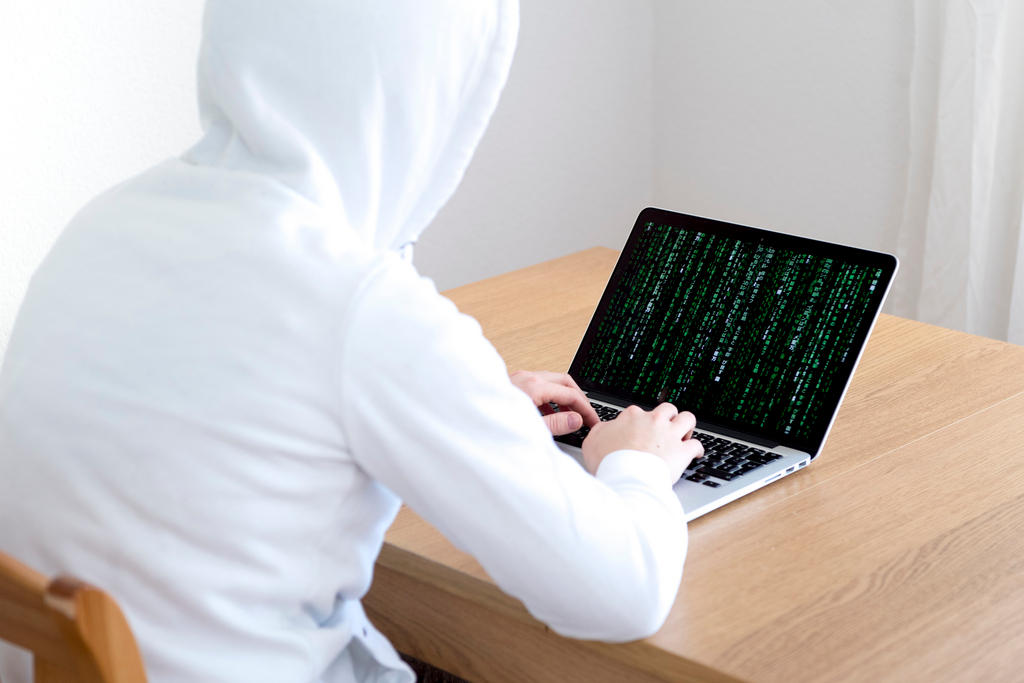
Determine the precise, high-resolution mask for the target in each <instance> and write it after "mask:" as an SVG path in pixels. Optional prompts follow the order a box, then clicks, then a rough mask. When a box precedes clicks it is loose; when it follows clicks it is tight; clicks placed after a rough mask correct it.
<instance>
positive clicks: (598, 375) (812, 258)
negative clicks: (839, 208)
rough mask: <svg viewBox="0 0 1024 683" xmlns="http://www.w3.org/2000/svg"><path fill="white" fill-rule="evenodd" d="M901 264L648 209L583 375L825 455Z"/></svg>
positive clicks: (598, 324)
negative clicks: (829, 434)
mask: <svg viewBox="0 0 1024 683" xmlns="http://www.w3.org/2000/svg"><path fill="white" fill-rule="evenodd" d="M895 268H896V260H895V259H894V258H893V257H892V256H890V255H888V254H880V253H876V252H870V251H865V250H861V249H854V248H852V247H844V246H839V245H833V244H828V243H825V242H819V241H816V240H810V239H806V238H800V237H794V236H790V235H782V234H779V233H774V232H770V231H767V230H760V229H756V228H747V227H743V226H737V225H733V224H729V223H723V222H720V221H714V220H710V219H705V218H697V217H694V216H686V215H683V214H676V213H671V212H667V211H661V210H657V209H645V210H644V211H643V212H642V213H641V214H640V217H639V218H638V220H637V225H636V227H634V229H633V232H632V234H631V235H630V239H629V241H628V243H627V245H626V247H625V249H624V250H623V253H622V255H621V257H620V258H619V262H618V264H617V265H616V267H615V271H614V273H613V274H612V278H611V280H610V282H609V284H608V287H607V289H606V290H605V293H604V296H603V298H602V300H601V303H600V305H599V306H598V309H597V311H596V313H595V315H594V318H593V320H592V321H591V323H590V327H589V328H588V330H587V334H586V336H585V337H584V339H583V343H582V344H581V346H580V350H579V352H578V353H577V355H576V358H575V360H574V361H573V364H572V367H571V368H570V374H572V376H573V377H574V378H575V379H576V380H577V382H579V383H580V385H581V386H582V387H583V388H584V389H585V390H587V391H589V392H592V393H593V392H596V393H598V394H604V395H607V396H610V397H614V398H616V399H619V400H620V401H623V402H628V403H637V404H640V405H644V406H653V405H655V404H657V403H660V402H662V401H670V402H672V403H674V404H675V405H676V406H677V407H679V408H680V409H685V410H690V411H692V412H693V413H695V414H696V415H697V418H698V421H699V423H700V424H701V425H702V426H705V427H708V426H710V427H712V428H714V427H719V428H725V429H726V430H732V431H736V432H740V433H742V434H745V435H755V436H757V437H759V438H760V439H761V440H763V441H765V442H768V443H771V444H775V443H778V444H783V445H786V446H791V447H793V448H797V449H799V450H804V451H808V452H810V453H812V454H816V453H817V451H818V449H819V447H820V446H821V444H822V442H823V440H824V438H825V435H826V433H827V431H828V429H829V427H830V425H831V422H832V419H833V416H834V414H835V412H836V410H837V409H838V405H839V402H840V400H841V398H842V395H843V392H844V390H845V388H846V385H847V383H848V381H849V379H850V376H851V375H852V372H853V368H854V365H855V364H856V362H857V359H858V357H859V355H860V351H861V349H862V348H863V345H864V343H865V340H866V338H867V335H868V332H869V331H870V328H871V325H872V323H873V322H874V319H875V317H876V314H877V312H878V310H879V308H880V306H881V304H882V300H883V299H884V298H885V293H886V291H887V289H888V287H889V283H890V281H891V279H892V275H893V273H894V272H895Z"/></svg>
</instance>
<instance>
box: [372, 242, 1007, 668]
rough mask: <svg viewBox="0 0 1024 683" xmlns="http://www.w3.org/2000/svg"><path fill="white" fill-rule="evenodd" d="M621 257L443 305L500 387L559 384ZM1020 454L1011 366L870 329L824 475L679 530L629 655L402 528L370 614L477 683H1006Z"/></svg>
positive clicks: (409, 521)
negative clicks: (583, 637) (526, 375)
mask: <svg viewBox="0 0 1024 683" xmlns="http://www.w3.org/2000/svg"><path fill="white" fill-rule="evenodd" d="M616 258H617V252H615V251H613V250H610V249H602V248H597V249H590V250H587V251H584V252H580V253H578V254H574V255H571V256H568V257H564V258H562V259H556V260H554V261H549V262H547V263H543V264H539V265H537V266H533V267H531V268H526V269H523V270H521V271H515V272H513V273H508V274H506V275H502V276H498V277H496V278H491V279H489V280H485V281H483V282H480V283H475V284H472V285H467V286H465V287H460V288H458V289H455V290H450V291H449V292H446V295H448V296H449V297H450V298H451V299H452V300H453V301H454V302H455V303H456V305H458V306H459V308H460V309H461V310H463V311H464V312H466V313H469V314H471V315H473V316H475V317H476V318H477V319H478V320H479V321H480V323H481V325H482V327H483V329H484V332H485V334H486V335H487V336H488V338H490V339H491V340H492V342H493V343H494V345H495V347H496V348H497V349H498V351H499V352H500V353H501V354H502V356H503V357H504V358H505V360H506V363H507V365H508V367H509V369H519V368H527V369H557V370H564V369H566V368H567V367H568V365H569V362H570V361H571V359H572V355H573V353H574V352H575V350H576V347H577V345H578V344H579V340H580V338H581V337H582V334H583V332H584V330H585V329H586V326H587V323H588V322H589V320H590V316H591V314H592V312H593V310H594V307H595V306H596V304H597V301H598V299H599V298H600V295H601V292H602V291H603V288H604V285H605V282H606V281H607V278H608V276H609V275H610V273H611V270H612V268H613V266H614V263H615V259H616ZM1022 446H1024V348H1022V347H1018V346H1013V345H1010V344H1006V343H1003V342H998V341H994V340H990V339H984V338H981V337H975V336H971V335H967V334H963V333H960V332H955V331H951V330H946V329H942V328H938V327H934V326H931V325H925V324H922V323H918V322H914V321H910V320H904V319H901V318H896V317H893V316H888V315H883V316H881V317H880V319H879V321H878V324H877V325H876V329H875V331H874V332H873V335H872V337H871V340H870V342H869V344H868V346H867V349H866V351H865V354H864V357H863V358H862V360H861V364H860V366H859V368H858V370H857V373H856V375H855V377H854V380H853V382H852V384H851V386H850V389H849V392H848V394H847V396H846V399H845V401H844V403H843V407H842V409H841V410H840V412H839V416H838V418H837V419H836V423H835V425H834V427H833V430H832V433H831V435H830V437H829V440H828V442H827V443H826V446H825V448H824V450H823V452H822V454H821V456H820V457H819V458H818V459H817V460H816V461H815V462H814V463H812V465H811V466H810V467H808V468H807V469H805V470H802V471H800V472H798V473H797V474H795V475H792V476H790V477H787V478H786V479H784V480H782V481H780V482H778V483H776V484H773V485H771V486H768V487H766V488H764V489H762V490H760V491H758V492H755V493H754V494H752V495H750V496H747V497H745V498H743V499H742V500H740V501H738V502H736V503H732V504H730V505H727V506H725V507H723V508H721V509H719V510H717V511H715V512H713V513H711V514H709V515H707V516H705V517H702V518H700V519H698V520H696V521H694V522H692V523H691V524H690V529H689V534H690V549H689V556H688V559H687V566H686V571H685V575H684V578H683V583H682V586H681V588H680V593H679V597H678V599H677V601H676V604H675V607H674V608H673V611H672V613H671V614H670V615H669V618H668V621H667V622H666V624H665V626H664V627H663V628H662V629H661V631H659V632H658V633H657V634H655V635H654V636H653V637H651V638H649V639H647V640H646V641H643V642H640V643H630V644H626V645H609V644H601V643H585V642H582V641H570V640H567V639H564V638H560V637H558V636H557V635H555V634H553V633H551V632H550V631H549V630H547V629H546V628H545V627H544V626H543V625H541V624H539V623H537V622H535V621H533V620H532V619H531V618H530V617H529V616H528V615H526V613H525V611H523V610H522V607H521V606H519V604H518V602H516V601H515V600H513V599H512V598H508V597H507V596H501V595H500V591H497V588H495V587H494V586H493V584H492V583H491V582H490V580H489V579H488V578H487V575H486V573H485V572H484V571H483V570H482V568H480V566H479V564H477V563H476V561H475V560H473V558H471V557H469V556H468V555H466V554H465V553H462V552H460V551H458V550H457V549H455V548H454V547H453V546H452V545H451V544H450V543H449V542H448V541H447V540H446V539H444V538H443V537H442V536H441V535H440V534H439V533H438V532H437V531H436V530H434V529H433V528H432V527H430V526H429V525H428V524H426V523H425V522H423V521H422V520H421V519H420V518H419V517H417V516H416V515H415V514H414V513H413V512H412V511H410V510H408V509H404V508H403V510H402V511H401V512H400V513H399V516H398V518H397V519H396V521H395V524H394V525H393V526H392V528H391V530H390V531H389V532H388V536H387V545H386V547H385V552H384V553H382V555H381V558H380V560H379V561H378V567H377V575H376V579H375V582H374V587H373V589H372V590H371V592H370V595H369V596H368V597H367V600H366V604H367V609H368V611H369V612H370V613H371V615H372V617H373V619H374V620H375V621H376V622H377V623H379V624H380V625H382V626H383V630H384V632H385V633H386V634H387V635H388V636H389V637H390V638H392V641H393V642H394V643H395V644H396V646H398V647H399V649H405V650H406V651H409V652H411V653H412V654H414V655H415V656H418V657H420V658H422V659H425V660H426V661H431V662H433V663H434V664H436V665H438V666H441V667H442V668H449V669H450V670H453V671H455V672H456V673H460V672H462V675H464V676H467V677H469V678H471V679H473V680H481V681H490V680H495V681H501V680H567V681H568V680H581V681H582V680H595V681H596V680H658V679H661V680H716V679H717V680H728V679H730V678H736V679H745V680H754V681H801V680H857V681H859V680H863V681H879V680H891V681H944V680H948V681H960V680H979V681H980V680H984V681H1000V680H1006V681H1011V680H1022V678H1024V675H1022V674H1021V673H1020V672H1021V671H1024V552H1022V550H1024V540H1022V539H1021V536H1022V532H1024V457H1022V454H1021V451H1022ZM424 577H430V578H429V579H428V578H424ZM496 596H500V597H496ZM412 603H415V604H416V605H417V607H416V608H415V609H413V608H411V607H410V605H411V604H412ZM499 622H500V623H502V624H504V627H506V628H508V629H509V631H508V633H509V635H510V636H513V637H514V643H513V642H512V641H510V640H509V639H508V638H503V637H502V636H501V635H500V630H499V631H495V630H494V629H491V628H490V627H489V626H488V624H492V625H493V624H494V623H499ZM510 624H514V627H513V626H511V625H510ZM513 645H514V646H513ZM581 653H583V654H581ZM524 658H525V659H527V660H529V661H528V663H524ZM509 672H514V673H515V674H517V675H518V676H519V677H518V678H516V677H515V676H512V675H511V674H510V673H509ZM549 674H550V675H549ZM624 676H625V678H624Z"/></svg>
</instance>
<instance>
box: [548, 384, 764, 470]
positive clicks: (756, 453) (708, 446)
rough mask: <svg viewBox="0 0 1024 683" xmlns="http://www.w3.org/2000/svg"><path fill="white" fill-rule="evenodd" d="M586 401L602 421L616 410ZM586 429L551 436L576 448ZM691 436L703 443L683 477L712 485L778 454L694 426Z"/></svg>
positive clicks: (760, 464) (610, 417) (615, 414)
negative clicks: (697, 455) (698, 453)
mask: <svg viewBox="0 0 1024 683" xmlns="http://www.w3.org/2000/svg"><path fill="white" fill-rule="evenodd" d="M590 405H592V406H594V410H596V411H597V416H598V417H599V418H601V421H602V422H606V421H608V420H614V419H615V417H616V416H617V415H618V414H619V412H620V411H619V409H618V408H612V407H610V406H603V405H599V404H597V403H591V404H590ZM589 433H590V427H586V426H584V427H583V428H582V429H580V430H579V431H575V432H573V433H572V434H564V435H562V436H556V437H555V440H556V441H561V442H562V443H564V444H568V445H570V446H576V447H577V448H580V447H582V446H583V439H585V438H587V434H589ZM693 437H694V438H695V439H697V440H698V441H700V442H701V445H703V446H704V456H703V457H700V458H696V459H694V461H693V462H691V463H690V466H689V467H687V468H686V471H685V472H684V473H683V477H684V478H686V479H688V480H690V481H692V482H694V483H696V484H703V485H704V486H710V487H712V488H717V487H719V486H721V485H722V484H721V482H723V481H732V480H733V479H735V478H736V477H738V476H741V475H743V474H746V473H747V472H752V471H754V470H756V469H757V468H758V467H762V466H764V465H767V464H768V463H770V462H772V461H773V460H778V459H779V458H781V457H782V456H781V455H778V454H777V453H772V452H770V451H766V450H764V449H763V448H757V447H756V446H748V445H746V444H742V443H738V442H736V441H730V440H729V439H725V438H722V437H720V436H714V435H712V434H708V433H707V432H701V431H698V430H694V432H693Z"/></svg>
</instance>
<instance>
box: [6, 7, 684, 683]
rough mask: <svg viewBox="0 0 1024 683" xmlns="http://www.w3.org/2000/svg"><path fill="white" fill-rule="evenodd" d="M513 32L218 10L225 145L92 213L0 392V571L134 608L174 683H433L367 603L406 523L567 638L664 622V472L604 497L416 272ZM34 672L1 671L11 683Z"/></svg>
mask: <svg viewBox="0 0 1024 683" xmlns="http://www.w3.org/2000/svg"><path fill="white" fill-rule="evenodd" d="M517 21H518V17H517V9H516V7H515V4H514V3H513V2H509V1H508V0H493V1H490V2H484V1H483V0H473V1H469V0H467V1H465V2H454V1H453V2H441V1H440V0H434V1H432V2H422V1H420V0H387V1H384V0H375V1H374V2H359V1H355V0H350V1H340V0H336V1H329V0H302V1H296V0H291V1H289V2H283V1H278V2H259V3H254V2H247V1H244V0H211V2H210V3H209V5H208V7H207V12H206V17H205V22H204V36H203V47H202V54H201V57H200V63H199V77H200V78H199V81H200V93H199V96H200V105H201V113H202V120H203V127H204V135H203V137H202V139H201V140H200V141H199V142H198V143H197V144H196V146H195V147H194V148H192V149H191V150H190V151H188V152H187V153H186V154H185V155H184V156H183V157H182V158H180V159H172V160H169V161H167V162H165V163H163V164H160V165H159V166H157V167H155V168H153V169H151V170H149V171H147V172H145V173H143V174H141V175H140V176H138V177H136V178H133V179H131V180H129V181H127V182H125V183H124V184H122V185H120V186H118V187H116V188H114V189H112V190H111V191H109V192H107V193H105V194H104V195H102V196H101V197H99V198H98V199H96V200H95V201H93V202H92V203H91V204H89V205H88V206H87V207H85V208H84V209H83V210H82V211H81V212H80V213H79V215H78V216H76V217H75V219H74V220H73V221H72V222H71V224H70V225H69V226H68V227H67V229H66V230H65V231H64V233H63V234H62V235H61V237H60V239H59V240H58V242H57V243H56V245H55V246H54V248H53V250H52V251H51V253H50V254H49V255H48V256H47V258H46V260H45V262H44V263H43V264H42V266H41V267H40V269H39V271H38V272H37V273H36V275H35V277H34V278H33V281H32V284H31V286H30V289H29V292H28V295H27V296H26V298H25V301H24V303H23V305H22V309H21V311H20V313H19V317H18V320H17V323H16V326H15V329H14V332H13V335H12V338H11V341H10V346H9V349H8V352H7V356H6V358H5V360H4V366H3V370H2V373H0V549H2V550H3V551H5V552H8V553H11V554H13V555H14V556H16V557H18V558H20V559H21V560H23V561H25V562H27V563H28V564H30V565H32V566H34V567H36V568H38V569H39V570H41V571H43V572H46V573H48V574H53V573H57V572H70V573H73V574H75V575H77V576H79V577H81V578H83V579H85V580H87V581H91V582H93V583H95V584H97V585H99V586H101V587H103V588H105V589H106V590H108V591H109V592H110V593H112V594H113V595H114V597H115V598H116V599H117V600H118V601H119V602H120V604H121V606H122V608H123V609H124V610H125V612H126V614H127V616H128V620H129V622H130V623H131V626H132V628H133V630H134V632H135V635H136V637H137V639H138V641H139V643H140V646H141V648H142V652H143V657H144V660H145V664H146V667H147V671H148V672H149V675H150V679H151V680H153V681H157V682H161V681H190V682H191V681H275V682H279V681H351V680H376V681H407V680H411V673H410V672H409V670H408V668H406V667H405V666H404V664H402V663H401V662H400V660H399V659H398V658H397V656H396V654H395V652H394V650H393V649H392V648H391V647H390V645H389V644H388V643H387V641H386V640H385V639H384V638H383V637H382V636H381V635H380V634H379V633H378V632H377V631H375V630H374V628H373V627H372V626H371V625H370V624H369V623H368V621H367V619H366V617H365V615H364V613H363V611H362V608H361V605H360V602H359V600H360V598H361V597H362V596H363V595H364V594H365V593H366V591H367V589H368V587H369V585H370V581H371V578H372V570H373V563H374V559H375V557H376V556H377V553H378V551H379V549H380V546H381V543H382V539H383V535H384V532H385V530H386V529H387V527H388V525H389V524H390V523H391V521H392V519H393V518H394V515H395V514H396V511H397V510H398V507H399V504H400V500H405V501H406V502H407V503H408V504H409V505H410V506H411V507H412V508H413V509H414V510H416V511H417V512H418V513H419V514H420V515H422V516H423V517H424V518H426V519H427V520H428V521H430V522H431V523H432V524H434V525H436V526H437V527H438V528H439V529H440V530H441V531H442V532H443V533H444V534H445V535H447V536H448V537H449V538H450V539H451V540H452V541H453V542H454V543H455V544H456V545H458V546H459V547H460V548H462V549H464V550H466V551H468V552H470V553H472V554H473V555H474V556H476V557H477V558H478V559H479V561H480V562H481V564H482V565H483V566H484V568H485V569H486V570H487V571H488V572H489V573H490V575H491V576H492V577H493V578H494V580H495V581H496V582H497V584H498V585H499V586H501V587H502V588H503V589H504V590H506V591H507V592H509V593H510V594H512V595H514V596H516V597H517V598H519V599H521V600H522V601H523V603H524V604H525V605H526V607H527V609H528V610H530V612H531V613H532V614H534V615H535V616H536V617H537V618H538V619H540V620H542V621H544V622H545V623H547V624H549V625H550V626H551V627H552V628H553V629H554V630H555V631H557V632H559V633H562V634H564V635H568V636H574V637H580V638H594V639H604V640H627V639H632V638H637V637H640V636H644V635H646V634H649V633H651V632H653V631H654V630H656V629H657V628H658V626H659V625H660V624H661V623H662V621H663V620H664V618H665V616H666V614H667V612H668V609H669V608H670V607H671V605H672V602H673V600H674V597H675V594H676V590H677V588H678V584H679V580H680V575H681V572H682V565H683V558H684V555H685V550H686V528H685V524H684V521H683V516H682V510H681V508H680V506H679V503H678V501H677V499H676V497H675V496H674V495H673V493H672V491H671V488H670V486H669V484H668V482H667V477H666V472H667V469H666V466H665V465H664V463H662V461H661V460H659V459H658V458H656V457H654V456H653V455H650V454H647V453H639V452H633V451H620V452H617V453H614V454H611V455H609V456H608V457H607V458H606V459H605V461H604V462H603V464H602V466H601V468H600V470H599V471H598V473H597V476H596V477H593V476H590V475H589V474H587V473H586V472H584V470H583V469H581V468H580V467H579V466H578V465H577V464H576V463H575V462H574V461H573V460H571V459H570V458H569V457H567V456H565V455H564V454H562V453H561V452H560V451H559V450H558V449H557V448H556V447H555V445H554V444H553V442H552V439H551V436H550V434H549V433H548V431H547V429H546V427H545V425H544V423H543V421H542V420H541V419H540V417H539V416H538V412H537V410H536V408H535V407H534V406H533V405H532V403H531V402H530V400H529V399H528V398H527V397H526V395H525V394H523V393H522V392H521V391H519V390H518V389H516V388H515V387H514V386H512V384H511V383H510V382H509V381H508V378H507V376H506V372H505V367H504V364H503V363H502V361H501V359H500V357H499V356H498V355H497V353H496V352H495V351H494V349H493V347H492V346H491V345H490V344H489V343H488V342H487V340H486V339H485V338H484V337H483V336H482V335H481V333H480V328H479V326H478V325H477V324H476V322H475V321H473V320H472V319H471V318H468V317H466V316H463V315H461V314H459V313H458V312H457V311H456V309H455V307H454V306H453V305H452V304H451V303H450V302H449V301H447V300H446V299H444V298H443V297H441V296H439V295H438V294H437V292H436V290H435V289H434V288H433V285H432V284H431V283H430V282H429V281H428V280H425V279H423V278H421V277H420V276H418V274H417V273H416V271H415V268H414V267H413V266H412V265H411V263H409V262H408V260H406V259H403V258H401V256H400V253H401V252H403V251H406V250H407V246H408V245H409V244H410V243H411V242H413V241H414V240H415V239H416V237H417V236H418V235H419V233H420V232H421V231H422V230H423V229H424V227H425V226H426V225H427V224H428V223H429V222H430V220H431V219H432V218H433V216H434V214H435V213H436V212H437V210H438V209H439V208H440V207H441V206H442V204H443V203H444V202H445V201H446V200H447V199H448V197H449V196H450V195H451V193H452V192H453V191H454V189H455V187H456V185H457V184H458V182H459V180H460V178H461V176H462V174H463V172H464V171H465V168H466V166H467V164H468V163H469V159H470V156H471V155H472V152H473V149H474V148H475V146H476V144H477V142H478V141H479V139H480V137H481V135H482V134H483V131H484V128H485V126H486V124H487V121H488V119H489V117H490V115H491V113H492V111H493V110H494V108H495V105H496V103H497V99H498V94H499V92H500V90H501V88H502V86H503V84H504V81H505V78H506V75H507V72H508V68H509V64H510V62H511V59H512V53H513V50H514V43H515V34H516V30H517ZM481 229H482V230H486V229H487V227H486V225H481ZM25 667H26V658H25V657H23V656H22V655H21V654H20V653H17V652H15V651H14V650H11V649H6V648H0V678H2V679H3V680H4V682H5V683H13V682H14V681H21V680H26V676H27V673H26V668H25Z"/></svg>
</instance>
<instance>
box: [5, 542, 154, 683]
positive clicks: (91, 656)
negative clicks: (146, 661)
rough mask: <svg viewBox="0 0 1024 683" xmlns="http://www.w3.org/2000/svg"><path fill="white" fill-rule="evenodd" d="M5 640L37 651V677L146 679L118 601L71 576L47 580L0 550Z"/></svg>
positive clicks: (128, 682)
mask: <svg viewBox="0 0 1024 683" xmlns="http://www.w3.org/2000/svg"><path fill="white" fill-rule="evenodd" d="M0 640H5V641H7V642H9V643H12V644H14V645H17V646H18V647H22V648H25V649H26V650H29V651H31V652H32V654H33V665H34V667H33V668H34V671H35V681H36V683H55V682H56V681H62V682H64V683H68V682H69V681H75V682H81V683H145V680H146V673H145V669H144V668H143V665H142V656H141V655H140V654H139V648H138V646H137V645H136V644H135V637H134V636H132V632H131V629H130V628H129V626H128V622H127V621H126V620H125V618H124V615H123V614H122V613H121V610H120V608H118V606H117V603H116V602H114V599H113V598H111V597H110V596H109V595H107V594H106V593H104V592H103V591H101V590H100V589H98V588H95V587H94V586H90V585H89V584H87V583H83V582H81V581H78V580H76V579H72V578H69V577H66V576H58V577H56V578H55V579H53V580H52V581H51V580H48V578H47V577H46V576H44V575H43V574H40V573H39V572H37V571H35V570H33V569H31V568H29V567H26V566H25V565H24V564H22V563H20V562H18V561H17V560H15V559H14V558H12V557H10V556H8V555H4V554H3V553H0Z"/></svg>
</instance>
